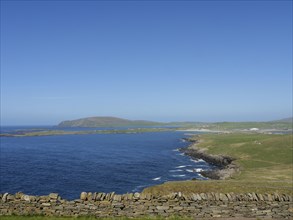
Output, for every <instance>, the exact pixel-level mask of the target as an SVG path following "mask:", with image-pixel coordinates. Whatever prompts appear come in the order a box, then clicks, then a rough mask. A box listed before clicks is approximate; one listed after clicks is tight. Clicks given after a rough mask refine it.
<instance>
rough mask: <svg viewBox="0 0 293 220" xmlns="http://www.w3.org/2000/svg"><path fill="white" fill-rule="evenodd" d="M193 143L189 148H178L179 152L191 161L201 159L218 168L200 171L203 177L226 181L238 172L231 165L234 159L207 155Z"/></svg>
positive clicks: (195, 141) (234, 165)
mask: <svg viewBox="0 0 293 220" xmlns="http://www.w3.org/2000/svg"><path fill="white" fill-rule="evenodd" d="M189 141H190V140H189ZM192 142H194V143H197V140H193V141H192ZM194 143H193V144H192V145H191V146H189V147H186V148H180V149H179V151H180V152H183V153H184V154H185V155H187V156H190V157H191V158H193V159H203V160H204V161H206V162H208V163H210V164H213V165H215V166H217V167H218V169H215V170H208V171H201V172H200V174H201V175H203V176H204V177H207V178H210V179H215V180H218V179H227V178H230V177H231V176H232V175H233V174H234V173H235V172H237V171H239V167H238V166H237V165H236V164H234V163H233V161H234V160H235V158H233V157H230V156H225V155H211V154H208V153H206V152H205V150H204V149H200V148H197V147H196V146H195V144H194Z"/></svg>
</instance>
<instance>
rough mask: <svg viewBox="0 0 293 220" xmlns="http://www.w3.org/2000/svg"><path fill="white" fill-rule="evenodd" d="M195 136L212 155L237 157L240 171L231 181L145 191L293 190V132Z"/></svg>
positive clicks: (167, 185) (172, 185) (179, 184)
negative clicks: (289, 133)
mask: <svg viewBox="0 0 293 220" xmlns="http://www.w3.org/2000/svg"><path fill="white" fill-rule="evenodd" d="M193 138H194V139H196V140H199V143H198V144H197V145H196V146H197V147H198V148H203V149H205V150H206V152H208V153H210V154H214V155H218V154H222V155H229V156H232V157H234V158H236V160H235V161H234V162H235V163H236V164H237V165H238V166H239V167H240V172H238V173H237V174H235V175H234V176H233V177H232V178H231V179H228V180H217V181H216V180H208V181H200V180H196V181H178V182H167V183H165V184H162V185H158V186H153V187H149V188H147V189H145V190H144V192H151V193H159V194H168V193H170V192H178V191H181V192H184V193H190V192H194V193H200V192H223V193H228V192H235V193H245V192H258V193H273V192H279V193H290V194H291V193H292V192H293V189H292V184H293V173H292V168H293V165H292V164H293V150H292V134H291V135H268V134H243V133H237V134H236V133H234V134H205V135H199V136H194V137H193Z"/></svg>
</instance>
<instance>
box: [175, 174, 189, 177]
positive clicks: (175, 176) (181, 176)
mask: <svg viewBox="0 0 293 220" xmlns="http://www.w3.org/2000/svg"><path fill="white" fill-rule="evenodd" d="M184 176H186V175H185V174H182V175H172V177H184Z"/></svg>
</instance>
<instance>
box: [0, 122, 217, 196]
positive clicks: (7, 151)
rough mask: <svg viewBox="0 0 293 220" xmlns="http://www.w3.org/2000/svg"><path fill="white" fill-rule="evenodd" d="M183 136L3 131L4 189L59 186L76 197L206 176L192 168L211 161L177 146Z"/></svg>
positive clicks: (35, 190)
mask: <svg viewBox="0 0 293 220" xmlns="http://www.w3.org/2000/svg"><path fill="white" fill-rule="evenodd" d="M42 128H43V127H42ZM5 129H6V130H5ZM14 129H16V128H14ZM18 129H21V128H18ZM43 129H45V128H43ZM46 129H47V128H46ZM3 130H5V131H9V132H11V131H12V130H13V129H11V128H3ZM184 137H186V136H185V134H184V133H183V132H178V131H170V132H150V133H138V134H90V135H56V136H41V137H20V138H19V137H1V138H0V141H1V148H0V150H1V151H0V152H1V154H0V168H1V169H0V177H1V178H0V192H1V193H4V192H9V193H16V192H18V191H21V192H24V193H26V194H31V195H46V194H49V193H51V192H57V193H59V194H60V195H61V196H62V197H63V198H66V199H76V198H78V197H79V195H80V192H82V191H86V192H116V193H119V194H120V193H127V192H137V191H138V192H139V191H141V190H143V188H145V187H148V186H152V185H155V184H161V183H163V182H166V181H174V180H188V179H192V178H197V179H204V178H203V177H202V176H201V175H200V174H199V173H197V172H193V171H194V170H195V169H197V170H200V169H204V170H206V169H212V168H213V166H211V165H209V164H207V163H206V162H204V161H202V160H198V161H195V160H191V159H190V158H189V157H187V156H184V155H183V154H181V153H180V152H179V151H178V150H177V149H178V148H181V147H185V146H187V145H188V144H189V143H188V142H184V141H183V140H182V138H184Z"/></svg>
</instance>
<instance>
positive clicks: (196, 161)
mask: <svg viewBox="0 0 293 220" xmlns="http://www.w3.org/2000/svg"><path fill="white" fill-rule="evenodd" d="M190 161H192V162H194V163H198V162H205V161H204V160H203V159H198V160H196V159H195V160H194V159H190Z"/></svg>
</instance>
